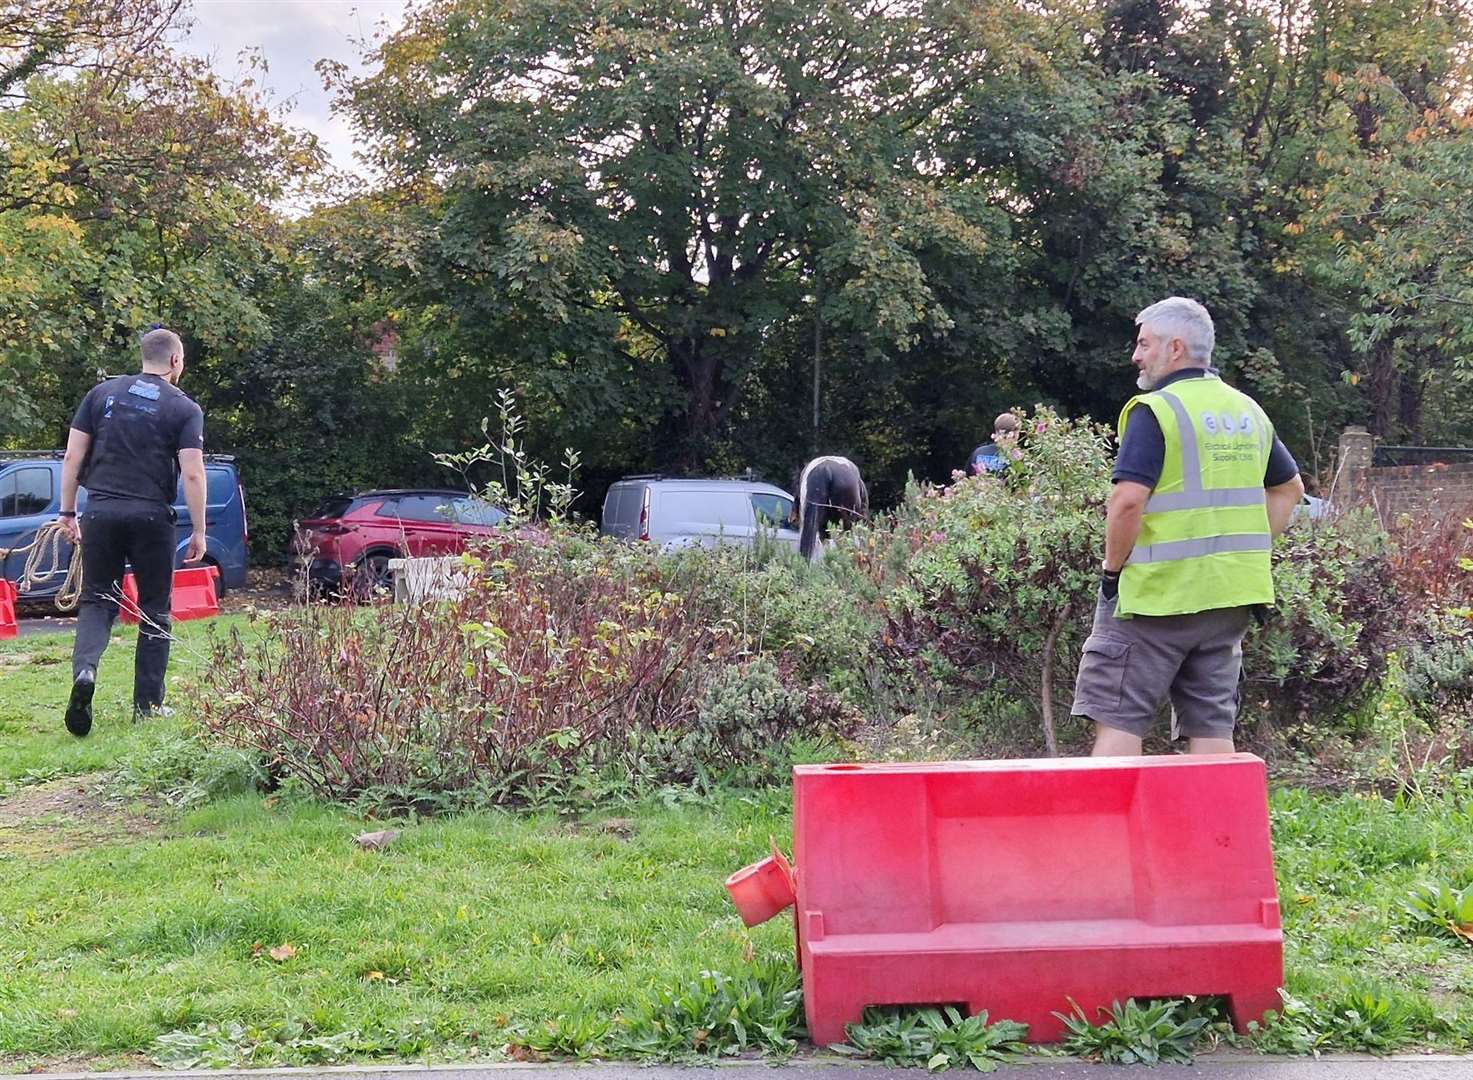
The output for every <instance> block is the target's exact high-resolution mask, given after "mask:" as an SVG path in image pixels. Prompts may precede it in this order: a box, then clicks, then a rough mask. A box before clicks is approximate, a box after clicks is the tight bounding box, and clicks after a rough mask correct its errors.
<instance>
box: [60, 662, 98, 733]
mask: <svg viewBox="0 0 1473 1080" xmlns="http://www.w3.org/2000/svg"><path fill="white" fill-rule="evenodd" d="M96 689H97V672H95V671H93V670H92V669H91V668H83V669H82V670H81V671H79V672H77V678H76V680H75V681H74V682H73V683H72V697H71V700H70V701H68V702H67V706H66V729H67V730H68V731H70V732H71V733H72V734H73V735H75V736H76V737H77V738H79V739H80V738H81V737H82V736H84V735H86V734H87V732H89V731H91V730H92V692H93V691H94V690H96Z"/></svg>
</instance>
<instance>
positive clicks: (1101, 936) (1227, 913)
mask: <svg viewBox="0 0 1473 1080" xmlns="http://www.w3.org/2000/svg"><path fill="white" fill-rule="evenodd" d="M793 772H794V778H793V779H794V814H793V833H794V849H793V855H794V862H795V863H796V864H797V910H796V917H797V920H798V942H799V962H800V964H801V966H802V969H803V998H804V1003H805V1006H806V1009H807V1013H808V1030H809V1033H810V1035H811V1037H812V1039H813V1041H814V1042H816V1043H818V1044H819V1045H826V1044H829V1043H834V1042H841V1041H842V1040H843V1038H844V1025H845V1024H848V1023H852V1022H854V1021H857V1020H859V1019H860V1018H861V1016H862V1015H863V1011H864V1008H865V1007H866V1006H868V1005H920V1004H942V1003H964V1004H965V1005H966V1008H967V1009H968V1011H970V1012H972V1013H976V1012H978V1011H980V1010H982V1009H986V1010H987V1012H988V1014H989V1016H990V1017H991V1018H992V1019H994V1020H999V1019H1008V1020H1016V1021H1021V1022H1023V1023H1026V1024H1027V1025H1028V1026H1029V1039H1030V1040H1032V1041H1035V1042H1051V1041H1056V1040H1058V1039H1060V1038H1062V1036H1063V1025H1062V1023H1061V1022H1060V1020H1059V1019H1058V1018H1057V1017H1055V1016H1054V1015H1053V1014H1054V1012H1056V1011H1057V1012H1062V1013H1068V1012H1069V1011H1070V1010H1071V999H1072V1000H1073V1001H1075V1002H1078V1003H1079V1005H1080V1006H1081V1007H1082V1008H1083V1009H1084V1011H1085V1013H1086V1015H1087V1016H1089V1018H1090V1019H1091V1020H1097V1019H1098V1014H1097V1011H1096V1010H1098V1009H1099V1008H1101V1007H1104V1006H1108V1005H1109V1004H1110V1003H1111V1002H1112V1001H1115V1000H1119V1001H1124V1000H1125V999H1126V998H1129V997H1135V998H1148V997H1177V996H1180V995H1183V994H1226V995H1227V996H1228V998H1229V1006H1230V1010H1231V1012H1232V1017H1233V1021H1234V1023H1235V1024H1236V1025H1237V1027H1238V1029H1239V1030H1240V1031H1241V1030H1243V1029H1244V1027H1245V1025H1246V1024H1247V1023H1248V1022H1249V1021H1250V1020H1257V1019H1259V1018H1261V1017H1262V1015H1263V1013H1264V1011H1265V1010H1266V1009H1270V1008H1276V1007H1278V1005H1279V1000H1280V999H1279V996H1278V989H1279V987H1280V985H1282V983H1283V932H1282V931H1281V930H1280V927H1279V904H1278V897H1277V893H1276V891H1275V885H1274V872H1273V858H1272V854H1271V852H1270V849H1269V825H1268V798H1267V781H1266V775H1265V771H1264V766H1263V762H1262V761H1260V760H1259V759H1258V758H1256V757H1254V756H1253V755H1251V754H1232V755H1220V756H1213V757H1142V758H1094V759H1091V758H1082V759H1054V760H1046V761H989V762H958V763H942V764H931V763H926V764H891V765H802V766H798V767H797V768H795V769H794V770H793Z"/></svg>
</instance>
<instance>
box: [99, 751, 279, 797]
mask: <svg viewBox="0 0 1473 1080" xmlns="http://www.w3.org/2000/svg"><path fill="white" fill-rule="evenodd" d="M265 781H266V771H265V769H263V768H262V767H261V763H260V756H259V755H257V754H254V753H251V752H249V751H245V750H237V749H234V748H232V747H227V746H211V745H208V744H206V743H205V742H203V741H202V740H201V739H199V738H198V737H196V736H195V735H193V734H183V733H171V734H168V735H166V736H164V737H163V738H161V739H160V740H159V741H158V742H157V743H155V744H153V745H151V746H148V747H146V748H145V749H143V750H142V751H141V752H140V753H138V754H137V755H135V756H132V757H129V758H125V759H124V760H123V761H122V762H120V763H119V765H118V767H117V768H116V769H115V770H114V771H113V776H112V786H113V787H114V788H115V789H116V790H118V791H119V792H121V793H122V794H125V795H143V794H152V795H157V796H160V797H161V798H162V799H163V800H164V802H166V803H168V804H169V805H170V806H174V807H178V808H179V809H181V810H189V809H193V808H194V807H196V806H200V805H202V804H204V803H207V802H209V801H211V800H212V799H220V798H228V797H230V796H232V795H240V794H243V793H245V792H249V791H254V790H256V789H257V788H259V787H260V786H261V785H262V784H264V783H265Z"/></svg>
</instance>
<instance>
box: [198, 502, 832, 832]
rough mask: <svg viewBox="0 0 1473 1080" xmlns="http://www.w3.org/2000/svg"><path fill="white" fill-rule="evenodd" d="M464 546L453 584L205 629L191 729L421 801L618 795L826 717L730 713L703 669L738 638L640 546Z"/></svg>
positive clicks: (347, 783)
mask: <svg viewBox="0 0 1473 1080" xmlns="http://www.w3.org/2000/svg"><path fill="white" fill-rule="evenodd" d="M466 565H467V568H468V569H469V570H470V571H472V576H473V579H474V580H473V582H472V585H471V587H470V588H469V589H468V590H467V591H466V592H465V594H464V595H463V596H462V597H461V598H460V599H457V600H455V601H450V602H445V603H439V604H433V605H419V606H415V605H405V606H397V607H395V606H374V607H369V608H366V609H357V608H351V607H327V606H320V605H317V606H311V607H303V608H295V609H292V610H289V611H286V612H282V613H277V614H273V615H268V616H266V617H265V618H266V620H267V629H268V632H267V633H265V634H263V635H261V636H260V637H259V639H257V640H256V642H255V643H253V644H249V645H248V644H246V643H245V641H244V640H243V639H242V638H241V636H240V635H239V634H238V633H234V634H232V635H231V636H230V637H228V638H221V639H217V640H216V641H215V642H214V645H213V649H214V656H213V658H212V659H213V663H212V664H211V666H210V673H209V676H208V680H209V684H210V693H207V694H205V695H203V701H202V706H201V715H202V719H203V722H204V724H205V725H206V727H207V729H208V730H210V731H211V732H212V733H214V734H215V735H216V736H217V737H219V738H221V739H222V740H224V741H226V742H227V743H229V744H231V745H235V746H241V747H249V748H251V749H254V750H257V751H260V752H261V753H263V754H264V755H265V757H266V760H267V762H268V766H269V767H270V768H271V769H272V770H273V772H274V773H275V774H277V775H282V776H294V777H296V778H298V779H299V780H300V781H302V782H304V783H305V784H306V785H307V786H308V787H309V788H310V789H311V790H312V791H313V792H315V793H316V794H317V795H319V796H321V797H324V798H328V799H333V800H339V801H343V800H359V801H365V802H368V803H370V804H372V805H375V806H380V807H390V808H393V807H408V808H413V809H415V810H418V811H422V812H430V811H435V810H442V809H446V808H449V807H452V806H458V805H463V804H467V803H476V804H488V803H489V804H496V805H508V804H509V805H547V804H553V805H564V804H576V805H584V804H588V803H592V802H597V801H599V800H601V799H604V798H610V797H617V796H623V795H629V794H633V793H634V791H635V790H636V789H637V788H638V787H639V786H640V785H641V784H642V783H645V782H650V783H661V782H667V781H678V780H685V779H689V778H690V777H691V776H693V775H694V774H695V773H696V771H697V770H698V768H700V767H705V768H708V769H719V768H723V767H729V766H740V765H743V764H747V763H750V762H752V761H754V760H756V759H759V758H762V757H764V756H765V755H766V754H767V753H768V752H769V751H770V749H771V747H770V745H766V744H765V740H768V739H771V740H781V739H783V738H786V737H789V736H796V735H808V736H811V735H813V734H814V733H815V732H817V731H820V730H822V729H823V728H824V726H825V725H826V724H828V723H830V722H833V721H836V720H838V719H839V718H840V717H841V713H840V712H837V711H835V710H834V709H832V708H831V707H830V703H829V702H828V701H827V700H826V699H825V698H824V697H823V696H822V695H821V694H809V693H807V692H804V693H802V694H800V695H798V696H796V697H794V696H783V695H782V694H779V695H778V698H780V700H777V698H774V700H773V701H772V702H771V703H770V708H769V713H768V715H767V716H766V717H765V719H764V721H763V724H762V725H761V726H760V728H759V729H757V731H756V732H755V733H753V732H747V731H744V730H739V729H738V727H737V725H736V724H735V723H734V719H733V717H734V713H733V708H734V706H732V705H731V704H729V703H727V704H723V699H722V698H721V689H720V688H721V687H722V686H727V687H728V689H729V688H730V682H729V681H730V679H731V678H732V676H730V675H727V674H726V672H727V669H728V668H729V667H731V666H733V665H738V666H739V665H741V663H742V661H743V659H744V657H743V656H742V652H741V649H740V642H739V641H738V640H737V638H736V636H735V635H734V634H732V633H731V632H730V630H729V629H727V628H725V627H722V626H711V625H708V624H707V623H706V622H705V621H703V620H702V619H700V618H697V617H695V615H694V614H693V612H694V611H695V608H696V604H695V595H694V594H693V593H687V594H685V595H677V594H675V593H673V592H669V591H666V590H665V589H664V588H663V587H662V583H661V578H660V575H659V573H658V571H657V569H656V564H655V561H654V557H653V556H652V555H651V554H650V553H648V552H646V551H644V550H641V549H638V548H631V547H627V546H621V545H616V544H613V543H611V542H595V541H592V540H590V539H589V538H587V537H586V536H584V535H583V534H580V533H575V532H569V531H565V530H561V529H554V530H552V531H551V532H549V533H547V534H546V535H544V536H542V537H541V538H540V539H538V540H518V539H516V538H513V537H501V538H497V539H495V540H492V541H490V542H488V543H486V544H485V545H483V546H482V547H480V548H479V549H478V550H477V551H476V552H475V553H474V554H471V555H468V556H467V557H466ZM739 670H742V671H743V672H744V673H745V676H746V677H747V678H748V679H752V678H763V677H767V678H768V683H769V684H770V682H771V679H770V675H771V672H770V670H767V669H760V668H759V669H757V670H758V671H764V672H765V676H764V675H761V674H759V675H753V674H752V670H753V669H751V668H750V667H747V668H740V667H739ZM722 680H726V681H725V682H723V681H722ZM713 687H714V688H715V689H711V688H713ZM768 689H769V690H770V689H771V687H770V685H769V687H768ZM708 690H710V693H708ZM713 694H714V695H715V696H714V697H713V696H712V695H713ZM749 700H750V698H749ZM703 701H704V702H707V704H708V713H707V719H706V722H704V723H703V722H702V714H701V703H702V702H703Z"/></svg>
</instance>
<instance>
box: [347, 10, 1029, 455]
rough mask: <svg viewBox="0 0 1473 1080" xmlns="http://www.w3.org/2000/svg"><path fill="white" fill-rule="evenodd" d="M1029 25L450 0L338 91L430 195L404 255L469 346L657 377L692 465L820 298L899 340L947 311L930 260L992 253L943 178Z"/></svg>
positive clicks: (399, 169) (388, 169) (841, 315)
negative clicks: (944, 139)
mask: <svg viewBox="0 0 1473 1080" xmlns="http://www.w3.org/2000/svg"><path fill="white" fill-rule="evenodd" d="M1021 17H1022V16H1020V15H1018V13H1017V10H1016V9H1015V8H1014V6H1013V5H1011V4H1001V3H999V4H995V5H993V4H976V3H960V2H955V3H953V2H948V0H935V2H927V3H913V4H911V3H907V4H898V3H885V2H879V0H873V2H868V3H842V4H819V3H813V2H806V0H801V2H800V0H776V2H766V0H765V2H760V3H759V2H755V0H724V2H722V0H663V2H661V3H657V4H654V5H653V6H651V5H631V4H628V3H625V2H622V0H597V2H595V3H592V4H589V3H573V2H570V0H440V2H438V3H432V4H430V5H428V6H427V7H426V8H424V9H422V10H420V11H419V12H417V13H416V14H415V15H414V16H413V17H412V18H411V21H410V23H409V25H408V26H407V27H406V29H405V30H404V31H402V32H401V33H399V34H398V35H396V36H394V37H393V38H391V39H390V40H389V41H387V42H386V43H385V44H384V45H383V47H382V49H381V50H380V51H379V53H378V55H377V60H378V61H379V64H380V70H378V71H377V72H376V73H375V74H373V75H372V76H370V77H368V78H365V79H361V80H357V81H352V80H346V79H344V80H342V81H341V84H340V85H341V86H342V91H343V96H344V100H345V102H346V103H347V104H348V106H349V107H350V109H351V110H352V113H353V115H354V117H355V119H356V120H357V122H358V124H359V125H360V128H361V130H362V131H363V132H364V134H365V135H367V136H368V137H369V138H371V139H373V140H375V143H376V146H377V159H378V161H379V163H380V165H381V166H382V168H383V170H384V172H385V174H386V175H387V176H388V177H389V178H390V180H391V182H392V183H393V184H395V185H396V186H397V188H398V190H399V191H400V192H401V193H406V194H409V193H412V194H414V195H415V196H416V198H415V199H414V205H413V206H412V207H410V209H409V210H408V211H407V212H408V213H409V214H410V217H411V219H412V220H415V221H416V222H417V223H418V224H419V226H420V233H421V242H420V243H419V244H418V245H416V246H415V247H414V248H413V250H411V251H408V252H405V253H404V256H405V258H406V260H408V261H410V262H412V263H413V264H414V266H415V269H416V271H417V272H419V273H421V274H422V275H424V276H425V278H426V279H427V280H433V281H434V282H435V284H436V285H437V287H438V291H439V293H440V298H441V299H442V300H443V301H444V302H445V303H447V304H448V305H449V307H450V308H451V309H452V310H453V312H454V313H455V316H456V318H457V319H458V321H459V324H460V329H461V333H462V340H463V341H464V342H467V343H470V346H471V348H470V351H472V352H476V351H483V352H485V353H487V354H493V355H496V356H499V357H502V358H507V357H511V358H515V359H516V360H517V361H519V362H520V364H521V365H522V366H523V367H524V368H536V367H548V366H559V365H561V366H563V367H564V368H566V369H567V370H569V371H575V372H576V371H585V372H586V371H587V370H588V369H590V368H591V369H593V370H594V371H597V372H600V373H612V377H611V378H609V380H608V381H609V383H610V384H611V385H612V386H615V387H617V386H620V385H624V384H626V383H627V382H629V381H630V380H631V379H632V380H633V382H634V383H635V384H639V383H641V382H645V383H648V382H649V380H650V378H651V376H653V377H654V378H655V379H656V380H658V382H657V385H656V389H657V390H658V385H659V384H660V383H662V384H663V386H664V389H663V391H662V392H661V395H660V397H658V398H657V399H655V400H656V401H657V403H658V404H659V405H660V406H662V412H663V415H662V416H661V418H660V419H662V420H663V421H664V422H665V423H664V426H663V437H664V439H665V440H666V442H667V444H668V445H669V447H670V449H671V451H672V455H671V456H672V457H674V458H677V459H679V460H682V461H684V462H685V463H686V464H696V463H698V462H700V461H701V460H702V459H703V458H704V457H705V455H706V454H707V452H708V451H709V450H710V448H711V446H712V438H713V436H715V435H717V434H718V433H720V432H722V431H723V430H724V429H725V428H726V427H727V425H728V424H729V421H730V420H731V418H732V415H733V410H734V409H737V408H739V406H740V402H741V397H742V393H743V388H744V386H745V385H746V381H745V377H746V375H747V374H748V373H749V372H750V371H752V370H753V368H754V366H756V365H758V364H759V363H760V362H761V360H762V357H763V356H764V354H765V353H766V352H767V351H769V350H770V349H771V348H772V346H773V344H774V342H775V340H776V339H777V338H779V337H780V336H781V332H782V327H783V325H784V324H785V322H786V320H789V319H790V318H792V317H793V315H794V313H795V312H799V311H801V310H803V309H804V308H807V307H811V306H812V305H814V304H816V303H821V304H822V315H823V316H824V317H826V318H831V319H834V320H836V321H838V322H839V323H841V324H843V325H845V326H848V327H856V328H863V331H864V333H865V335H866V337H867V338H868V339H869V340H870V342H871V344H872V345H874V346H876V347H884V348H889V349H893V350H904V349H906V348H909V347H911V346H913V345H915V344H916V343H917V342H918V341H919V340H920V338H921V336H922V335H924V334H926V333H927V332H932V331H939V330H944V329H945V328H946V327H948V326H949V325H951V323H952V321H953V317H952V315H951V314H950V313H949V312H948V311H947V310H946V309H945V307H944V306H943V305H942V304H941V303H940V302H938V299H937V297H936V294H935V292H934V290H933V289H932V287H931V283H930V282H929V280H928V275H927V272H926V268H925V265H924V263H923V261H922V260H921V259H920V258H919V257H918V248H920V247H921V246H929V247H931V248H933V249H935V250H938V251H944V252H945V253H946V254H947V255H948V256H949V257H951V258H953V259H958V260H973V261H977V260H982V259H984V258H986V257H988V256H989V255H990V254H991V253H992V245H993V243H994V240H995V239H996V238H995V237H994V236H993V235H992V233H991V232H990V231H989V228H988V218H987V214H986V212H985V207H986V202H987V198H988V195H989V194H990V193H988V192H987V191H986V190H985V188H983V187H982V186H980V185H976V186H972V185H958V184H951V183H945V182H943V178H942V177H941V175H940V168H939V162H940V147H939V145H938V144H937V142H936V139H937V137H938V133H940V132H942V131H944V130H945V128H946V124H947V120H948V117H950V116H952V115H954V114H955V113H956V112H957V110H958V109H959V108H960V106H961V102H962V99H963V94H964V92H965V91H966V90H967V89H968V88H969V87H971V86H972V85H974V84H975V83H977V82H978V81H979V80H983V79H985V78H987V77H989V76H990V75H991V74H992V73H993V72H994V71H996V70H998V69H999V68H1001V67H1003V66H1006V65H1007V64H1009V63H1010V58H1011V56H1012V54H1013V47H1014V45H1015V44H1016V41H1017V37H1018V35H1017V31H1016V29H1015V28H1012V27H1011V26H1010V21H1012V20H1017V19H1020V18H1021ZM820 298H821V299H820ZM600 377H601V376H595V377H594V378H591V379H588V378H585V385H590V384H596V383H597V382H598V381H599V379H600ZM611 399H612V400H617V398H616V397H615V396H614V395H613V394H606V395H603V396H601V397H599V398H598V399H597V400H595V401H592V402H590V404H591V405H592V406H593V407H595V408H601V407H603V406H604V403H605V402H606V401H609V400H611ZM646 400H649V399H646ZM793 422H794V424H795V425H798V424H803V423H805V421H804V418H803V413H802V412H799V411H796V410H795V415H794V416H793Z"/></svg>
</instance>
